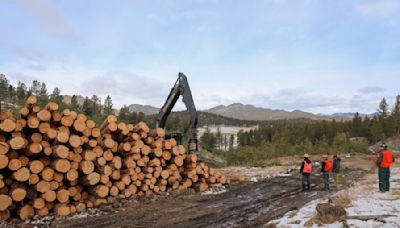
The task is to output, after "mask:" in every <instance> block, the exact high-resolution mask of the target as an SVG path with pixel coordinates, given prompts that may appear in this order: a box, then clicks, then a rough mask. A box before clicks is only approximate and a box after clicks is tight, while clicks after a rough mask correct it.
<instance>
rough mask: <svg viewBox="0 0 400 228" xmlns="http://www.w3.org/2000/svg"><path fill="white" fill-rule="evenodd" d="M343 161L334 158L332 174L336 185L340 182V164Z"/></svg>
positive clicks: (335, 156)
mask: <svg viewBox="0 0 400 228" xmlns="http://www.w3.org/2000/svg"><path fill="white" fill-rule="evenodd" d="M341 161H342V160H341V159H340V158H339V157H338V156H337V155H334V156H333V162H332V163H333V168H332V174H333V181H334V182H335V185H337V184H338V181H339V179H338V178H339V172H340V162H341Z"/></svg>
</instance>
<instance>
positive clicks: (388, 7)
mask: <svg viewBox="0 0 400 228" xmlns="http://www.w3.org/2000/svg"><path fill="white" fill-rule="evenodd" d="M355 8H356V10H357V11H358V12H359V13H361V14H364V15H382V16H388V15H392V14H394V13H397V12H398V11H399V10H400V2H399V1H396V0H379V1H372V2H371V1H369V2H366V1H365V2H362V3H360V4H357V5H356V7H355Z"/></svg>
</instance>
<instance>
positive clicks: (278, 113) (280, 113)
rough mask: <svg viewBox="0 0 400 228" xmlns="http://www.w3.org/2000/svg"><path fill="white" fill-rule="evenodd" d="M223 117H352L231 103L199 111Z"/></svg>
mask: <svg viewBox="0 0 400 228" xmlns="http://www.w3.org/2000/svg"><path fill="white" fill-rule="evenodd" d="M128 107H129V110H130V111H133V112H143V113H144V114H145V115H154V114H157V113H158V111H159V110H160V109H159V108H156V107H154V106H151V105H140V104H131V105H129V106H128ZM199 111H203V112H208V113H212V114H217V115H221V116H225V117H230V118H235V119H240V120H258V121H265V120H267V121H268V120H283V119H301V118H306V119H312V120H333V119H335V120H339V121H342V120H349V119H351V118H352V117H353V116H350V115H343V116H341V115H326V114H314V113H309V112H304V111H302V110H293V111H286V110H283V109H270V108H261V107H256V106H254V105H252V104H242V103H232V104H230V105H217V106H215V107H213V108H210V109H205V110H199Z"/></svg>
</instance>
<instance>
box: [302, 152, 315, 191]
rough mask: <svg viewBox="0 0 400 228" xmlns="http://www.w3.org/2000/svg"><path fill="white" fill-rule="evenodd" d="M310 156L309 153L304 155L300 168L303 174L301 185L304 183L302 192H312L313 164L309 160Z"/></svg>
mask: <svg viewBox="0 0 400 228" xmlns="http://www.w3.org/2000/svg"><path fill="white" fill-rule="evenodd" d="M309 157H310V156H309V155H308V154H307V153H305V154H304V160H303V162H302V163H301V166H300V173H301V174H302V178H301V183H302V188H301V189H302V191H305V190H306V189H307V190H310V186H311V183H310V175H311V173H312V162H311V161H310V159H309Z"/></svg>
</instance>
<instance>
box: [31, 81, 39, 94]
mask: <svg viewBox="0 0 400 228" xmlns="http://www.w3.org/2000/svg"><path fill="white" fill-rule="evenodd" d="M40 87H41V85H40V82H39V81H38V80H33V82H32V86H31V88H29V92H30V94H32V95H33V96H36V97H37V96H39V93H40Z"/></svg>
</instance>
